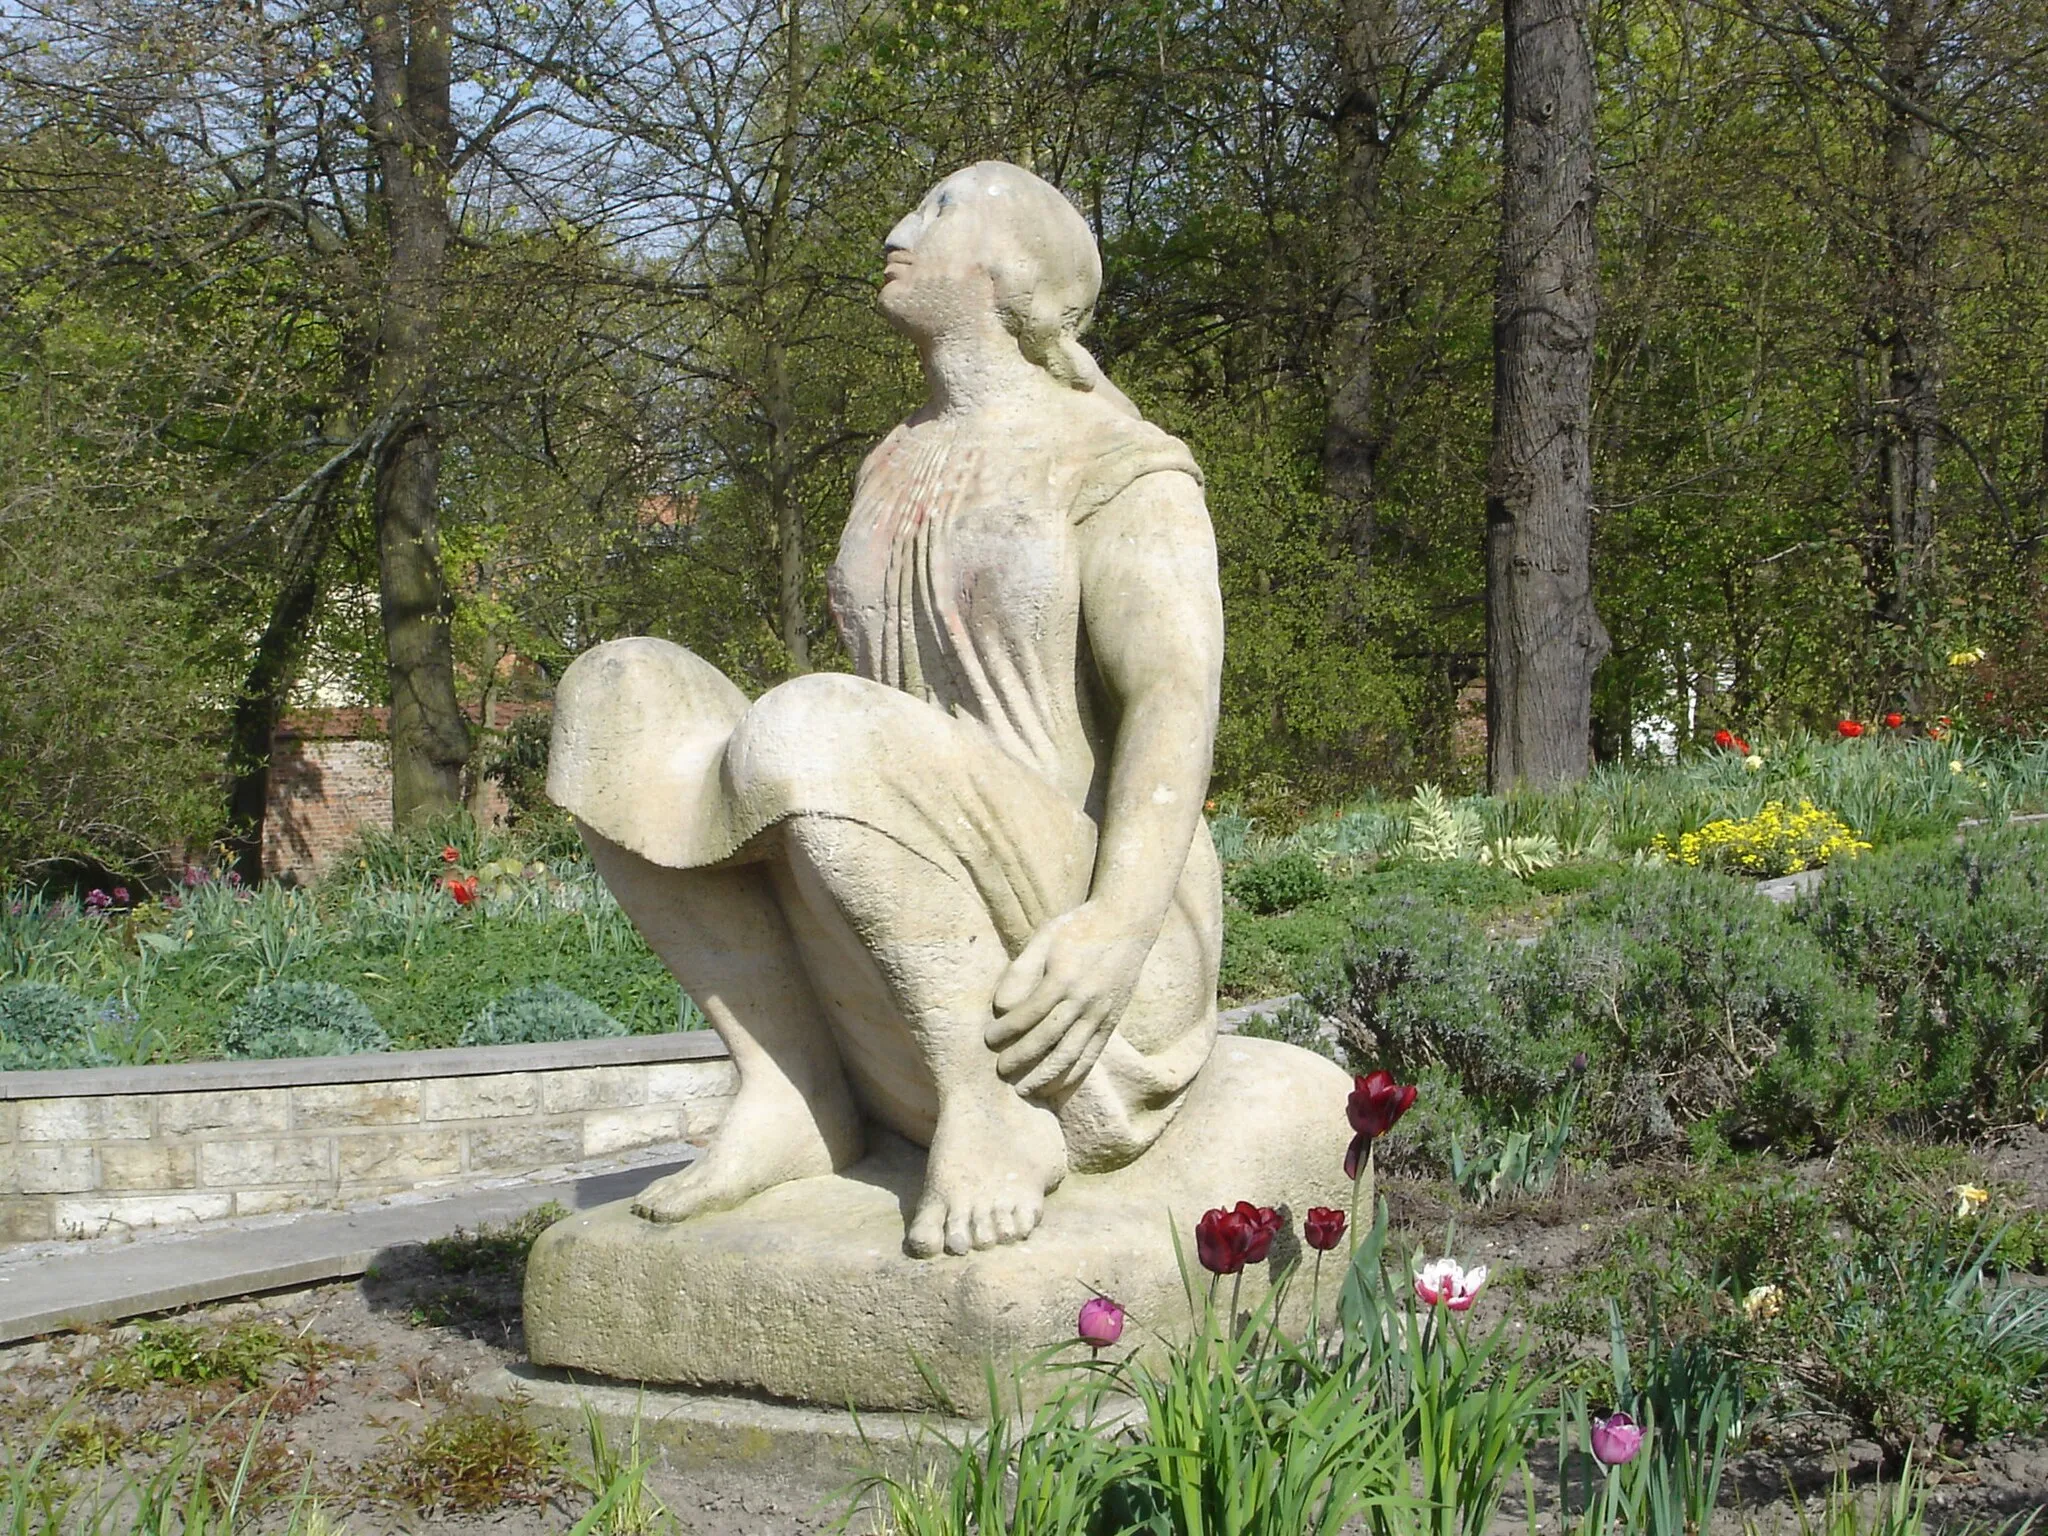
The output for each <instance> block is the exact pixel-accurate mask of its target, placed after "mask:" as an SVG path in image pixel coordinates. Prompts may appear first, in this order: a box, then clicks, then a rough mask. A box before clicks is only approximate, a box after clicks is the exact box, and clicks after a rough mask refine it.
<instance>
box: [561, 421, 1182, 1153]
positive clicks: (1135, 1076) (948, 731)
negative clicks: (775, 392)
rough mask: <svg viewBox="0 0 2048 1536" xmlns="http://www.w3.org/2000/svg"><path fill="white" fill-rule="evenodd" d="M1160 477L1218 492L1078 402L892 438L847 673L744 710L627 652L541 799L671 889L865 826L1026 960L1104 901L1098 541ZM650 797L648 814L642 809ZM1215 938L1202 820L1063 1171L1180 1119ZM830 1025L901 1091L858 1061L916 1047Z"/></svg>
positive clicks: (1059, 1092)
mask: <svg viewBox="0 0 2048 1536" xmlns="http://www.w3.org/2000/svg"><path fill="white" fill-rule="evenodd" d="M1155 474H1179V475H1186V476H1188V477H1190V478H1192V479H1193V480H1194V481H1195V482H1196V483H1197V484H1198V485H1199V484H1200V481H1201V472H1200V470H1199V469H1197V467H1196V465H1195V462H1194V460H1193V458H1192V457H1191V456H1190V455H1189V453H1188V451H1187V449H1186V447H1185V446H1184V445H1183V444H1181V443H1180V442H1179V440H1177V439H1175V438H1173V437H1171V436H1169V435H1168V434H1167V433H1165V432H1162V431H1160V430H1159V429H1158V428H1156V427H1154V426H1152V425H1150V424H1149V423H1147V422H1144V421H1142V420H1139V419H1137V418H1135V417H1133V416H1130V415H1127V414H1125V413H1123V412H1122V411H1119V410H1118V409H1116V408H1115V407H1114V406H1112V405H1110V404H1108V403H1107V402H1105V401H1103V400H1101V399H1099V398H1097V397H1094V396H1090V395H1086V394H1082V393H1080V392H1075V393H1074V394H1073V395H1072V396H1071V397H1070V398H1068V399H1067V400H1065V401H1064V402H1062V404H1061V406H1060V408H1058V409H1055V410H1051V411H1047V412H1045V413H1044V414H1042V415H1035V416H1033V417H1032V418H1031V419H1029V420H1028V421H1020V418H1019V416H1018V414H1016V413H1005V414H1004V415H1003V416H1002V417H1001V418H1000V420H999V421H998V420H997V419H995V418H992V417H989V416H983V415H976V414H966V415H962V416H958V417H941V418H938V419H935V420H931V421H927V422H922V423H915V424H906V425H905V426H901V427H898V428H897V429H896V430H895V431H894V432H893V433H891V434H890V436H889V437H888V438H887V439H886V440H884V441H883V442H882V443H881V444H880V445H879V446H878V447H877V448H876V449H875V450H874V451H873V452H872V453H871V454H870V455H869V456H868V459H867V461H866V463H865V464H864V465H863V466H862V469H861V473H860V476H859V478H858V480H857V482H856V486H855V491H854V498H853V508H852V512H851V515H850V517H849V518H848V521H847V525H846V529H845V532H844V534H843V536H842V538H841V540H840V546H839V556H838V559H837V561H836V562H835V563H834V565H833V567H832V570H831V572H830V575H829V578H828V581H829V590H830V595H831V601H832V611H833V615H834V618H835V620H836V622H837V624H838V626H839V629H840V633H841V635H842V637H843V638H844V640H845V643H846V647H847V650H848V651H849V652H850V654H851V655H852V658H853V663H854V668H855V674H856V675H854V676H852V677H848V676H845V675H841V674H812V675H811V676H808V677H803V678H797V679H794V680H792V681H791V682H788V683H785V684H783V685H781V686H780V687H778V688H775V689H772V690H770V691H769V692H768V693H767V694H765V695H763V696H762V697H761V699H759V700H758V701H756V702H755V703H753V704H752V705H751V706H749V705H748V704H747V703H746V701H745V699H744V698H743V697H742V696H740V695H739V693H738V691H737V690H736V689H734V688H733V687H732V685H731V684H730V683H729V682H727V681H726V680H725V679H724V678H723V677H722V676H720V675H719V674H718V673H717V672H716V670H715V669H713V668H711V667H710V666H709V665H708V664H707V663H704V662H703V661H701V660H700V659H698V658H697V657H695V656H693V655H691V653H689V652H688V651H685V650H683V649H682V648H681V647H677V646H671V645H668V644H666V643H665V642H659V641H627V642H619V643H618V646H620V647H631V648H634V649H633V650H632V651H631V652H630V653H622V654H621V656H620V658H619V666H618V667H616V668H612V669H610V671H611V676H610V680H609V683H608V684H604V683H598V682H596V681H595V680H591V681H587V682H586V683H585V684H584V685H583V686H582V687H580V688H579V689H577V690H573V691H574V692H576V693H578V695H579V698H578V699H569V698H566V697H565V698H564V699H562V700H561V701H559V702H558V705H557V708H558V711H560V710H562V709H564V708H567V709H569V710H570V711H571V713H572V716H573V715H578V714H580V715H588V716H590V717H592V723H591V724H590V725H589V726H588V727H587V728H586V727H582V726H580V725H579V724H578V721H577V719H575V718H571V719H569V720H566V721H563V722H560V723H558V732H560V731H561V730H562V728H563V726H564V725H566V726H567V727H568V734H569V735H570V736H571V737H576V736H577V735H578V732H579V731H580V732H581V735H580V739H579V743H578V744H579V746H580V748H581V751H580V752H579V753H572V754H570V755H571V756H573V757H576V758H577V759H578V760H579V761H587V762H590V763H593V764H600V765H601V764H604V763H609V764H610V765H611V766H610V768H609V769H605V768H602V767H601V766H600V767H598V768H596V769H593V768H583V769H576V770H571V771H568V772H564V771H562V767H561V760H562V757H563V754H562V753H561V751H560V749H559V748H558V751H557V760H558V761H557V766H556V769H555V770H553V773H552V777H551V782H550V789H551V790H552V791H553V792H554V793H555V797H556V799H557V800H559V801H561V802H562V803H563V804H565V805H566V806H568V808H569V809H570V810H572V811H573V812H575V814H576V815H577V816H578V817H579V818H581V819H582V820H583V821H584V822H585V823H586V824H588V825H590V826H591V827H593V828H594V829H595V830H597V831H598V832H600V833H602V834H603V835H605V836H607V837H609V838H611V839H612V840H613V841H615V842H619V843H622V844H623V845H624V846H626V847H628V848H630V849H632V850H633V851H634V852H637V853H639V854H641V855H642V856H643V857H646V858H648V859H651V860H653V861H654V862H655V863H658V864H665V865H669V866H671V867H677V868H690V867H696V866H701V865H707V864H713V863H719V862H724V861H727V860H733V859H744V858H748V857H753V856H757V854H758V851H759V850H760V849H761V848H762V847H763V846H764V834H766V833H768V832H769V830H770V829H772V828H773V827H775V826H776V825H778V824H779V823H781V822H783V821H785V820H787V819H789V818H793V817H823V818H836V819H843V820H845V821H850V822H855V823H858V824H860V825H862V826H865V827H868V828H871V829H873V830H875V831H878V832H881V833H882V834H884V835H885V836H887V837H889V838H891V839H893V840H894V841H895V842H896V843H898V844H899V845H901V846H902V847H903V848H906V849H908V850H910V851H912V852H913V853H914V854H916V855H917V857H918V858H919V860H921V861H922V863H923V864H925V865H928V866H929V868H930V871H931V877H932V879H933V881H934V882H946V883H947V888H948V889H950V890H952V891H955V892H957V896H958V899H960V900H964V901H972V902H974V903H976V904H977V905H978V906H979V907H980V909H981V910H982V911H983V912H985V913H986V914H987V916H988V918H989V919H990V920H991V921H992V923H993V925H994V927H995V929H996V931H997V933H998V934H999V935H1000V937H1001V940H1002V943H1003V944H1004V946H1005V948H1006V949H1007V950H1008V952H1009V953H1010V954H1011V955H1012V956H1014V955H1015V954H1016V953H1017V952H1018V951H1019V950H1021V949H1022V948H1023V946H1024V944H1025V943H1026V942H1027V941H1028V940H1029V939H1030V937H1031V935H1032V934H1033V933H1034V932H1035V931H1036V930H1037V929H1038V928H1039V927H1040V926H1041V925H1042V924H1044V923H1045V922H1047V921H1048V920H1050V919H1051V918H1053V917H1056V916H1058V915H1059V914H1060V913H1062V912H1065V911H1068V910H1070V909H1071V908H1073V907H1075V906H1078V905H1079V904H1080V903H1081V902H1083V901H1085V900H1086V899H1087V897H1088V893H1089V888H1090V883H1091V880H1092V878H1093V873H1094V860H1095V849H1096V839H1097V833H1098V831H1099V824H1100V820H1101V817H1102V814H1103V805H1104V801H1105V793H1106V788H1107V781H1108V775H1109V771H1110V754H1111V748H1112V746H1113V744H1114V740H1115V733H1116V725H1117V708H1116V701H1115V700H1114V699H1113V698H1111V697H1110V696H1109V694H1108V691H1107V689H1106V688H1105V686H1104V684H1103V681H1102V679H1101V677H1100V676H1099V675H1098V674H1097V671H1096V667H1095V663H1094V660H1093V657H1092V656H1091V654H1090V651H1089V646H1088V636H1087V633H1086V629H1085V625H1084V622H1083V611H1082V610H1083V604H1082V597H1083V594H1082V567H1083V562H1082V558H1081V553H1082V546H1083V542H1084V541H1085V540H1087V539H1088V538H1089V537H1090V536H1091V530H1090V521H1091V519H1092V518H1093V517H1094V516H1095V515H1096V514H1097V513H1098V512H1099V511H1100V510H1101V509H1102V508H1103V507H1105V506H1106V505H1108V504H1109V503H1110V502H1111V501H1113V500H1114V499H1115V498H1116V497H1117V496H1119V495H1121V494H1122V493H1124V492H1125V491H1127V490H1129V489H1130V488H1131V486H1132V485H1133V484H1134V483H1136V482H1137V481H1138V480H1140V479H1141V478H1143V477H1145V476H1148V475H1155ZM1162 643H1171V637H1163V638H1162ZM604 649H606V650H611V649H614V647H607V648H604ZM594 655H595V653H593V656H594ZM579 665H580V663H579ZM593 670H595V669H593ZM568 682H569V679H565V687H564V690H563V692H564V694H565V695H567V694H569V693H570V692H572V690H571V689H569V688H568V687H567V686H566V685H567V683H568ZM599 716H602V717H603V718H602V721H601V722H600V721H599V719H598V717H599ZM559 739H561V738H560V737H559V736H558V740H559ZM629 778H630V780H631V783H632V790H631V792H630V793H628V792H627V787H626V783H625V780H627V779H629ZM650 784H658V785H659V786H660V790H661V795H660V798H661V801H662V808H661V811H660V814H659V815H658V816H655V817H650V816H648V815H647V814H645V813H643V812H641V811H639V810H636V809H635V808H634V806H633V804H632V802H635V801H637V802H639V803H640V804H643V805H644V804H645V803H646V801H645V796H646V794H647V790H648V788H649V786H650ZM1167 856H1168V857H1174V856H1175V855H1173V854H1168V855H1167ZM920 905H923V906H932V905H933V903H931V902H929V901H928V900H927V901H921V902H920ZM938 906H939V907H940V908H941V909H943V903H939V904H938ZM1221 938H1222V897H1221V878H1220V871H1219V868H1218V865H1217V862H1216V856H1215V850H1214V848H1213V845H1212V844H1211V842H1210V839H1209V833H1208V828H1207V826H1206V825H1205V824H1201V823H1197V825H1196V828H1195V834H1194V838H1193V841H1192V842H1191V844H1190V845H1189V847H1188V848H1187V849H1186V850H1185V854H1184V858H1183V863H1182V867H1181V869H1180V874H1179V881H1178V884H1177V886H1176V888H1175V893H1174V898H1173V901H1172V904H1171V906H1170V907H1169V909H1168V912H1167V916H1166V919H1165V922H1164V925H1163V927H1162V929H1161V932H1160V934H1159V938H1158V940H1157V942H1156V943H1155V944H1154V946H1153V949H1152V952H1151V954H1150V956H1149V957H1148V959H1147V960H1146V963H1145V965H1144V968H1143V970H1142V972H1141V975H1140V979H1139V982H1138V986H1137V989H1136V991H1135V992H1134V994H1133V996H1132V999H1131V1002H1130V1004H1129V1006H1128V1007H1127V1008H1126V1010H1125V1012H1124V1014H1123V1015H1122V1017H1121V1020H1120V1022H1119V1023H1118V1026H1117V1029H1116V1033H1115V1035H1114V1037H1113V1038H1112V1039H1111V1041H1110V1043H1109V1045H1108V1046H1107V1048H1106V1049H1105V1050H1104V1052H1103V1054H1102V1056H1101V1057H1100V1058H1099V1060H1098V1061H1097V1062H1096V1063H1095V1065H1094V1066H1093V1067H1092V1068H1091V1069H1090V1070H1089V1071H1088V1072H1087V1073H1086V1074H1085V1075H1084V1076H1082V1077H1080V1078H1079V1079H1077V1080H1068V1081H1063V1082H1060V1083H1056V1084H1054V1085H1053V1086H1052V1087H1051V1089H1050V1090H1048V1091H1047V1093H1046V1095H1045V1096H1046V1098H1047V1099H1048V1101H1049V1102H1050V1103H1051V1104H1052V1105H1053V1107H1054V1108H1055V1110H1056V1111H1057V1113H1058V1115H1059V1117H1060V1120H1061V1123H1062V1126H1063V1128H1064V1130H1065V1133H1066V1137H1067V1152H1068V1161H1069V1163H1070V1165H1071V1166H1073V1167H1075V1168H1076V1169H1078V1170H1081V1171H1088V1170H1091V1169H1102V1168H1109V1167H1115V1166H1118V1165H1120V1164H1122V1163H1125V1162H1128V1161H1129V1160H1130V1159H1131V1158H1133V1157H1135V1156H1136V1155H1137V1154H1138V1153H1140V1152H1142V1151H1143V1150H1144V1149H1145V1148H1146V1147H1147V1146H1149V1145H1150V1144H1151V1142H1152V1141H1153V1140H1154V1139H1155V1138H1156V1137H1157V1136H1158V1134H1159V1133H1160V1131H1162V1130H1163V1129H1164V1128H1165V1125H1166V1124H1167V1122H1168V1121H1169V1120H1170V1119H1171V1118H1172V1115H1173V1113H1174V1112H1175V1110H1176V1109H1177V1108H1178V1106H1179V1103H1180V1100H1181V1097H1182V1094H1183V1092H1184V1090H1185V1089H1186V1088H1187V1086H1188V1085H1189V1083H1190V1082H1192V1080H1193V1078H1194V1076H1195V1074H1196V1072H1197V1071H1199V1070H1200V1068H1201V1066H1202V1064H1203V1063H1204V1061H1206V1059H1207V1057H1208V1054H1209V1051H1210V1048H1211V1046H1212V1045H1213V1043H1214V1039H1215V1018H1216V1004H1215V997H1216V972H1217V963H1218V959H1219V956H1220V950H1221ZM876 958H877V960H878V961H879V962H880V963H881V968H882V970H883V972H884V973H885V974H893V973H898V972H900V971H901V966H900V965H892V964H891V963H890V962H891V957H888V956H877V957H876ZM819 990H820V992H821V994H823V993H824V991H825V990H826V989H824V988H820V989H819ZM829 1006H830V1005H829V1003H828V1011H829ZM837 1022H839V1024H840V1026H841V1027H840V1028H839V1030H838V1035H839V1044H840V1049H841V1054H842V1058H843V1060H844V1061H845V1064H846V1068H847V1071H848V1075H849V1077H850V1078H851V1079H852V1080H853V1083H854V1086H855V1088H856V1090H857V1091H858V1092H860V1093H861V1094H862V1096H863V1097H865V1098H869V1099H873V1098H875V1097H876V1096H877V1095H881V1094H885V1093H886V1091H887V1088H888V1080H889V1077H890V1074H891V1071H892V1066H891V1064H890V1063H889V1062H888V1061H886V1060H884V1059H882V1058H881V1057H880V1056H879V1055H876V1056H873V1057H872V1059H871V1053H870V1050H869V1047H868V1045H867V1043H866V1042H868V1041H870V1040H873V1039H876V1038H882V1037H900V1036H901V1033H902V1032H901V1031H900V1030H895V1031H889V1030H882V1031H874V1030H869V1029H864V1028H862V1027H860V1025H861V1021H859V1020H842V1021H837Z"/></svg>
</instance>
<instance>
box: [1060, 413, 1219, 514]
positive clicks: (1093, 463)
mask: <svg viewBox="0 0 2048 1536" xmlns="http://www.w3.org/2000/svg"><path fill="white" fill-rule="evenodd" d="M1066 453H1067V467H1068V471H1069V479H1068V484H1069V486H1070V505H1071V508H1072V513H1071V515H1072V519H1073V521H1074V522H1077V523H1078V522H1083V521H1085V520H1086V519H1087V518H1089V517H1092V516H1093V515H1094V514H1095V513H1096V512H1097V511H1099V510H1101V508H1102V507H1104V506H1105V505H1107V504H1108V503H1109V502H1110V501H1111V500H1113V499H1114V498H1115V497H1117V496H1119V495H1121V494H1122V493H1123V492H1124V491H1125V490H1127V489H1129V488H1130V486H1131V483H1132V482H1133V481H1135V480H1138V479H1140V478H1142V477H1143V476H1145V475H1156V474H1163V473H1179V474H1184V475H1187V476H1189V477H1191V478H1192V479H1193V480H1194V482H1195V484H1196V485H1200V484H1201V483H1202V470H1201V466H1200V465H1198V464H1197V463H1196V462H1195V456H1194V455H1193V454H1192V453H1190V452H1189V451H1188V445H1187V444H1186V443H1184V442H1182V441H1181V440H1180V439H1179V438H1177V437H1175V436H1174V435H1173V434H1172V433H1171V432H1168V431H1166V430H1165V429H1164V428H1161V427H1157V426H1154V425H1153V424H1152V423H1151V422H1149V421H1147V420H1145V418H1144V417H1142V416H1137V415H1133V414H1131V413H1129V412H1126V411H1124V410H1121V409H1119V408H1118V407H1117V406H1116V405H1114V404H1112V403H1110V402H1109V401H1107V400H1103V399H1099V398H1096V397H1093V396H1092V395H1087V394H1078V392H1077V399H1076V402H1075V409H1074V411H1073V430H1072V432H1071V435H1070V436H1069V437H1068V440H1067V448H1066Z"/></svg>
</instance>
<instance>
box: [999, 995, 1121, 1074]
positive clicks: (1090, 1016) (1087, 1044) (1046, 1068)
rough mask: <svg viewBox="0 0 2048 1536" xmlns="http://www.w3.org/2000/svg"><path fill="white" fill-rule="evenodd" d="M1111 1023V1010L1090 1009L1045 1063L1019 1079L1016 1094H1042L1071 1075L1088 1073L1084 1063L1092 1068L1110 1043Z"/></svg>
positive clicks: (1053, 1049) (1046, 1057)
mask: <svg viewBox="0 0 2048 1536" xmlns="http://www.w3.org/2000/svg"><path fill="white" fill-rule="evenodd" d="M1111 1022H1112V1021H1111V1017H1110V1013H1109V1010H1108V1009H1106V1008H1090V1009H1089V1010H1088V1012H1087V1014H1086V1015H1085V1016H1083V1017H1082V1018H1080V1019H1078V1020H1077V1021H1076V1022H1075V1024H1074V1026H1073V1028H1071V1029H1069V1030H1068V1031H1067V1033H1066V1036H1065V1038H1063V1039H1062V1040H1060V1042H1059V1043H1058V1044H1056V1045H1055V1046H1054V1047H1053V1048H1052V1049H1051V1050H1050V1051H1048V1052H1047V1053H1046V1055H1045V1059H1044V1060H1042V1061H1040V1062H1039V1063H1038V1065H1037V1066H1035V1067H1033V1068H1032V1069H1031V1070H1030V1071H1029V1072H1027V1073H1026V1074H1025V1075H1024V1076H1023V1077H1020V1078H1019V1079H1017V1091H1018V1092H1019V1093H1022V1094H1025V1095H1030V1094H1034V1093H1042V1092H1043V1091H1044V1090H1046V1089H1047V1088H1050V1087H1051V1086H1052V1085H1053V1084H1055V1083H1057V1082H1059V1081H1060V1080H1061V1079H1063V1078H1065V1077H1066V1076H1067V1075H1068V1074H1069V1073H1072V1074H1073V1075H1074V1076H1075V1077H1076V1078H1079V1077H1080V1076H1081V1074H1082V1073H1083V1072H1085V1071H1086V1070H1087V1068H1086V1067H1083V1066H1082V1062H1083V1061H1084V1060H1085V1061H1086V1062H1087V1065H1088V1066H1093V1065H1094V1064H1095V1058H1096V1057H1097V1056H1100V1055H1101V1054H1102V1048H1103V1047H1104V1046H1105V1045H1107V1044H1108V1043H1109V1037H1110V1035H1111V1033H1112V1029H1111Z"/></svg>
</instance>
